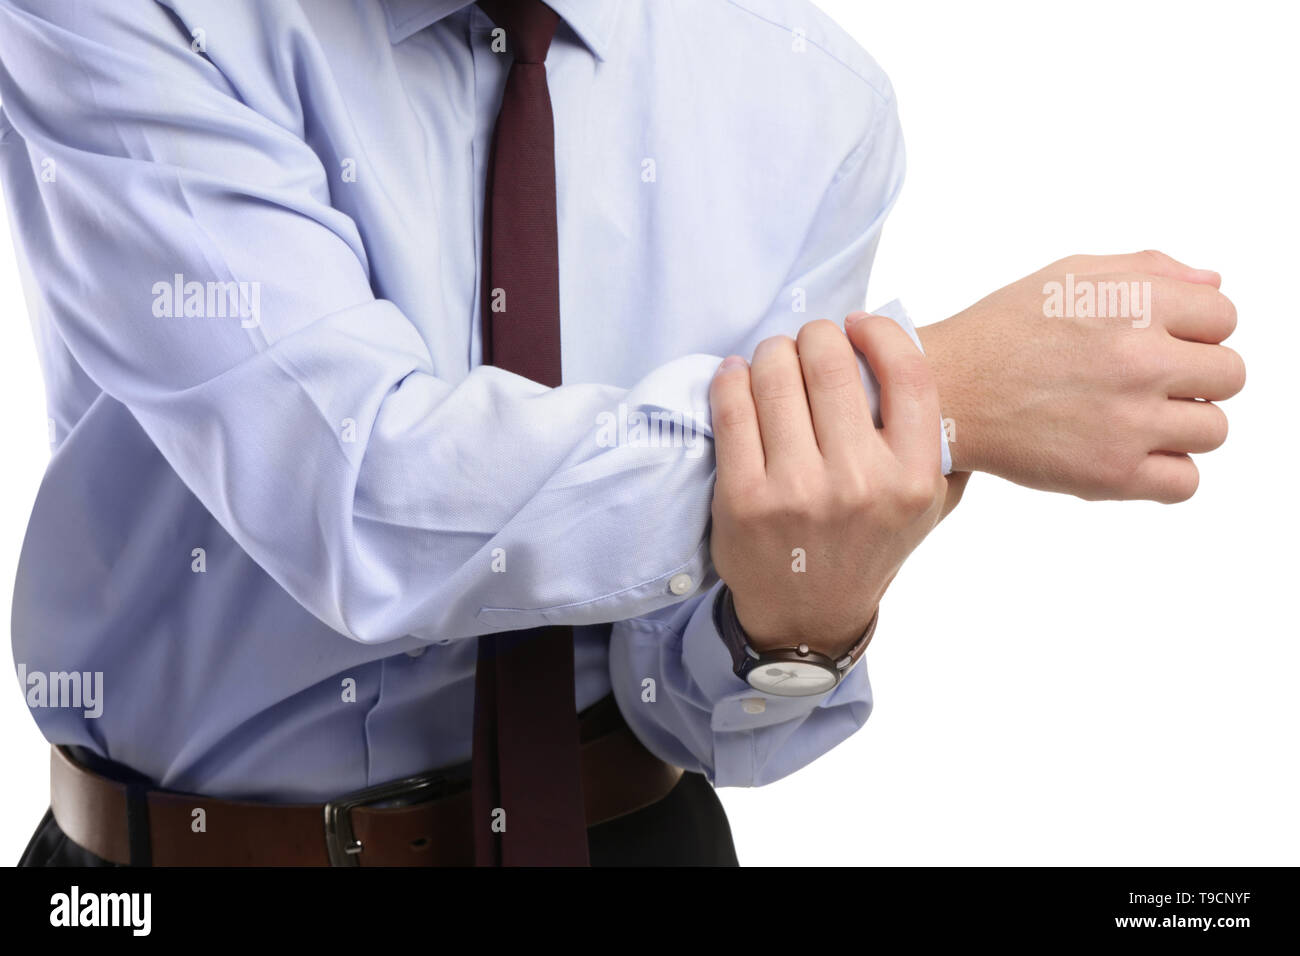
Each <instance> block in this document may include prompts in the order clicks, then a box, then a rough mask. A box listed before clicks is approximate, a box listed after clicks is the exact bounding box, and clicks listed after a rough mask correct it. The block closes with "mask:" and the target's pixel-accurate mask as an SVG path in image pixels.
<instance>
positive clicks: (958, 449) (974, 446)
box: [916, 319, 984, 472]
mask: <svg viewBox="0 0 1300 956" xmlns="http://www.w3.org/2000/svg"><path fill="white" fill-rule="evenodd" d="M952 333H953V329H952V319H945V320H944V321H942V322H935V323H934V324H932V325H926V326H922V327H921V328H919V329H917V330H916V334H917V337H918V338H919V339H920V340H921V348H922V350H923V351H924V352H925V359H926V362H927V364H928V365H929V366H930V371H931V373H932V374H933V375H934V378H935V383H936V385H937V386H938V390H939V407H940V412H939V414H940V415H941V416H942V418H943V425H944V431H945V433H946V435H947V437H948V451H949V454H950V455H951V456H952V470H953V471H954V472H962V471H983V470H984V469H983V468H982V467H981V466H982V462H983V457H982V455H981V450H980V449H981V441H982V438H983V436H982V435H980V434H979V422H978V421H977V420H976V418H975V416H973V415H971V414H968V413H967V412H966V411H965V409H966V408H968V407H970V402H969V397H970V395H971V393H972V390H973V388H975V387H976V386H978V384H979V382H978V380H977V376H973V375H972V372H971V369H970V368H969V366H968V364H967V363H966V362H964V361H963V360H962V356H961V355H960V354H959V353H960V350H959V349H958V348H957V345H956V342H955V341H954V336H953V334H952ZM973 378H974V379H976V380H974V381H973V380H972V379H973Z"/></svg>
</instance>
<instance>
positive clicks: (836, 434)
mask: <svg viewBox="0 0 1300 956" xmlns="http://www.w3.org/2000/svg"><path fill="white" fill-rule="evenodd" d="M798 347H799V364H800V366H801V367H802V369H803V381H804V390H805V391H806V392H807V394H808V408H809V410H810V412H811V413H812V423H813V432H814V436H815V438H816V439H817V446H818V448H820V449H821V453H822V456H823V457H824V458H826V459H827V460H828V461H836V462H841V463H848V462H852V461H860V460H861V456H862V450H863V448H864V445H865V442H866V441H867V440H871V441H873V442H874V441H879V440H880V439H879V437H878V436H877V435H876V426H875V423H874V422H872V420H871V405H870V404H869V403H868V402H867V392H866V389H865V388H864V387H863V384H862V372H861V369H860V367H859V365H858V358H857V355H855V354H854V352H853V346H852V345H851V344H850V343H849V340H848V337H847V336H846V335H845V334H844V333H843V332H841V331H840V328H839V326H837V325H835V323H833V322H829V321H826V320H825V319H823V320H821V321H818V322H809V323H808V324H807V325H805V326H804V327H803V328H802V329H800V330H799V339H798Z"/></svg>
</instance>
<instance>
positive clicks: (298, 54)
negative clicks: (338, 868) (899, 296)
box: [0, 0, 910, 800]
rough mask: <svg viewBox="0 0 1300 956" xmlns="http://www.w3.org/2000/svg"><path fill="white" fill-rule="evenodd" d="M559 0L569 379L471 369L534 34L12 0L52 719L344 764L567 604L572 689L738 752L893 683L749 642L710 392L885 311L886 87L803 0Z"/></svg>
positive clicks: (221, 791) (423, 21)
mask: <svg viewBox="0 0 1300 956" xmlns="http://www.w3.org/2000/svg"><path fill="white" fill-rule="evenodd" d="M552 6H554V7H555V9H556V10H557V11H558V12H559V13H560V15H561V16H562V17H563V20H564V22H563V24H562V26H561V27H560V31H559V34H558V35H557V38H556V41H555V43H554V45H553V46H552V48H551V51H550V54H549V59H548V60H547V71H548V77H549V84H550V89H551V95H552V100H553V103H554V112H555V132H556V160H557V169H558V183H557V189H558V200H559V210H560V213H559V241H560V268H561V296H562V302H561V311H562V316H563V363H564V382H565V383H566V384H565V385H563V386H562V387H560V388H556V389H546V388H543V387H541V386H539V385H536V384H534V383H531V382H529V381H527V380H525V379H522V378H520V377H518V376H515V375H512V374H509V373H507V372H503V371H501V370H499V369H494V368H490V367H484V366H482V365H481V358H480V350H481V339H480V320H479V315H480V310H479V281H480V280H479V263H480V253H479V242H480V237H481V235H482V196H483V190H484V173H485V164H486V159H487V154H488V145H489V142H490V135H491V130H492V126H493V123H494V120H495V116H496V112H497V106H498V103H499V100H500V96H501V91H502V88H503V85H504V81H505V75H506V70H507V68H508V65H509V62H510V59H509V56H508V55H502V54H501V53H499V52H496V51H494V50H493V48H492V44H493V36H492V33H491V31H492V28H493V25H492V24H491V22H490V21H489V20H488V19H487V18H486V17H485V16H484V15H483V14H482V13H481V12H480V11H479V10H478V8H477V7H472V6H467V5H466V4H465V3H464V2H457V0H444V2H437V0H277V2H256V0H158V2H145V0H135V2H130V3H124V2H121V0H84V2H71V0H0V100H2V101H3V116H2V117H0V170H2V174H3V184H4V189H5V195H6V200H7V204H8V208H9V211H10V216H11V226H12V229H13V233H14V237H15V243H16V246H17V249H18V254H19V259H20V266H21V270H22V274H23V276H24V285H25V292H26V295H27V298H28V302H29V304H30V310H31V313H32V317H33V325H34V329H35V337H36V343H37V347H38V351H39V357H40V361H41V364H42V367H43V369H44V373H45V383H46V389H47V393H48V406H49V415H50V419H51V429H52V441H53V445H54V453H53V457H52V459H51V461H50V465H49V469H48V472H47V474H46V477H45V480H44V483H43V484H42V486H41V490H40V493H39V497H38V499H37V501H36V504H35V507H34V511H33V514H32V518H31V523H30V527H29V531H28V535H27V540H26V543H25V546H24V550H23V554H22V559H21V566H20V570H19V574H18V579H17V583H16V587H15V595H14V614H13V645H14V654H15V664H16V666H17V667H19V668H20V670H21V673H22V674H23V675H24V679H25V681H26V683H25V685H24V691H25V692H26V693H27V694H28V702H29V704H31V705H32V713H33V715H34V716H35V718H36V720H37V722H38V724H39V725H40V728H41V731H42V732H43V733H44V734H45V736H46V737H47V738H48V739H49V740H51V741H53V742H56V743H70V744H78V745H81V746H85V747H88V748H90V749H92V750H94V751H96V752H98V753H100V754H102V755H104V756H106V757H109V758H111V759H114V760H117V761H120V762H123V763H125V764H128V765H130V766H132V767H134V768H136V769H137V770H139V771H141V772H143V773H145V774H147V775H148V776H150V777H151V778H153V779H154V780H155V782H156V783H157V784H159V785H161V786H164V787H170V788H175V789H180V790H188V791H194V792H199V793H205V794H210V795H214V796H238V797H245V798H250V799H264V800H324V799H327V798H330V797H333V796H337V795H339V794H341V793H343V792H346V791H351V790H355V789H358V788H361V787H364V786H368V785H373V784H376V783H380V782H384V781H387V780H391V779H393V778H397V777H401V776H404V775H408V774H412V773H416V772H419V771H423V770H427V769H430V768H433V767H438V766H443V765H448V764H453V763H458V762H461V761H464V760H466V759H468V757H469V751H470V738H471V726H472V708H473V689H474V680H473V672H474V662H475V645H476V641H475V640H474V638H476V637H478V636H480V635H491V634H493V633H494V632H500V631H504V630H512V629H518V628H527V627H534V626H537V625H543V624H568V625H574V626H576V627H577V631H576V642H577V648H576V651H577V700H576V701H575V704H576V706H577V707H579V708H581V707H585V706H587V705H589V704H591V703H592V702H594V701H596V700H598V699H599V698H601V697H602V696H604V695H606V694H608V693H610V692H611V690H612V691H613V693H614V694H615V695H616V697H617V700H618V702H619V705H620V707H621V709H622V711H623V713H624V714H625V716H626V718H627V720H628V721H629V723H630V724H631V726H632V727H633V728H634V730H635V731H636V733H637V734H638V736H639V737H640V738H641V739H642V740H643V741H644V742H645V744H646V745H647V746H648V747H649V748H650V749H651V750H653V751H654V752H656V753H657V754H659V755H660V756H662V757H664V758H666V759H668V760H670V761H672V762H673V763H676V764H678V765H680V766H684V767H686V768H687V769H690V770H698V771H702V772H704V773H706V774H708V776H709V777H710V779H712V780H713V781H714V782H715V783H716V784H717V785H720V786H721V785H757V784H762V783H765V782H767V781H771V780H774V779H776V778H779V777H781V776H783V775H785V774H788V773H790V772H792V771H794V770H796V769H797V768H799V767H801V766H803V765H805V764H807V763H808V762H809V761H811V760H813V759H814V758H816V757H817V756H819V755H820V754H822V753H824V752H825V751H827V750H828V749H830V748H831V747H833V746H834V745H835V744H837V743H839V742H840V741H842V740H844V739H845V738H846V737H848V736H849V735H850V734H851V733H852V732H853V731H854V730H856V729H857V728H858V727H860V726H861V725H862V724H863V722H864V721H865V720H866V718H867V715H868V713H869V712H870V709H871V694H870V688H869V685H868V682H867V674H866V669H865V667H858V668H857V669H856V670H855V671H854V672H853V673H852V674H851V675H850V677H849V678H848V679H847V680H846V681H845V682H844V683H843V684H841V686H840V687H838V688H837V689H835V690H834V691H833V692H831V693H829V694H827V695H824V696H822V697H818V698H804V699H794V700H781V699H775V698H773V699H768V700H766V701H761V700H759V699H758V695H757V694H756V693H755V692H753V691H751V690H750V689H749V688H748V687H747V686H746V685H745V684H744V683H743V682H741V681H740V680H739V679H738V678H736V677H735V675H734V674H733V673H732V672H731V665H730V661H729V659H728V656H727V653H726V651H725V649H724V647H723V645H722V642H721V640H720V638H719V636H718V634H717V633H716V631H715V630H714V627H713V624H712V619H711V613H710V612H711V602H712V598H713V596H714V594H715V592H716V588H717V586H718V585H717V580H716V576H715V575H714V573H713V570H712V567H711V564H710V561H709V554H708V540H707V532H708V522H709V507H710V498H711V490H712V480H713V474H714V460H713V454H712V447H711V441H710V431H709V417H708V401H707V394H708V387H709V381H710V378H711V377H712V375H713V373H714V370H715V369H716V367H717V365H718V363H719V361H720V359H721V358H722V357H723V356H725V355H728V354H730V353H733V352H734V353H739V354H742V355H749V354H750V353H751V352H752V350H753V348H754V346H755V345H756V344H757V343H758V342H759V341H760V340H761V339H762V338H764V337H766V336H770V335H773V334H777V333H785V334H794V333H795V332H796V331H797V330H798V328H799V327H800V326H801V325H802V324H803V323H805V322H807V321H809V320H811V319H813V318H818V317H829V318H832V319H836V320H838V319H840V318H842V317H843V316H844V315H845V314H846V313H848V312H851V311H854V310H856V309H859V308H861V307H862V305H863V303H864V299H865V294H866V285H867V276H868V272H869V268H870V265H871V261H872V258H873V255H874V252H875V249H876V244H877V241H878V239H879V236H880V230H881V225H882V222H883V221H884V218H885V215H886V213H887V212H888V210H889V208H890V206H891V204H892V203H893V201H894V199H895V196H896V195H897V193H898V190H899V187H900V185H901V183H902V179H903V147H902V140H901V136H900V130H899V124H898V119H897V114H896V111H895V106H894V97H893V92H892V90H891V88H890V85H889V81H888V80H887V78H886V77H885V75H884V74H883V73H882V72H881V70H880V69H879V68H878V67H877V66H876V64H875V63H874V62H873V61H872V60H871V59H870V58H869V57H868V56H867V55H866V54H865V53H864V52H863V51H862V50H861V49H860V48H859V47H858V46H856V45H855V44H854V43H853V42H852V41H851V40H849V39H848V38H847V37H846V36H845V35H844V34H843V33H842V32H841V31H840V30H839V29H838V28H837V27H835V26H834V25H833V24H832V23H831V22H830V21H828V20H827V19H826V18H825V17H824V16H823V15H821V14H820V13H818V12H817V11H816V10H815V8H813V7H812V6H811V5H810V4H808V3H806V2H803V0H785V2H783V0H732V2H726V0H689V2H687V0H680V2H673V0H619V2H612V0H588V2H584V0H554V2H553V3H552ZM895 318H896V319H898V320H899V321H901V322H903V323H904V324H906V320H905V318H904V317H902V316H901V315H895ZM909 328H910V326H909ZM643 422H644V423H649V425H650V426H651V427H650V428H646V427H642V425H643ZM886 621H887V623H886V628H888V629H892V630H895V631H897V630H899V629H900V628H903V627H904V626H905V625H904V624H903V623H902V622H901V615H899V616H898V617H896V618H895V619H894V620H893V621H892V622H890V621H889V617H888V614H887V615H886ZM60 672H62V673H71V672H78V673H81V674H83V675H95V674H99V675H102V700H101V702H100V705H101V708H100V709H101V712H100V713H99V714H98V715H94V714H92V715H90V716H87V710H86V708H84V707H82V708H78V707H74V706H68V703H69V701H68V699H67V696H66V695H65V696H64V698H62V699H58V698H57V695H49V696H47V697H45V698H42V697H41V695H40V694H38V693H35V692H34V690H33V688H35V687H36V686H37V684H36V683H33V681H34V680H35V678H34V677H33V676H32V675H34V674H35V675H50V674H57V673H60ZM90 679H91V680H93V679H94V678H93V677H92V678H90ZM57 682H58V681H57V678H56V681H55V684H57ZM51 686H55V685H51ZM65 686H66V685H65ZM56 705H58V706H56Z"/></svg>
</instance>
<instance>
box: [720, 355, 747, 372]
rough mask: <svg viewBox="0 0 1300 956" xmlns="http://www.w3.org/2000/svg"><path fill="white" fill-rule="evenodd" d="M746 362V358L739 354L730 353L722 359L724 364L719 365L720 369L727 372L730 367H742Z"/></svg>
mask: <svg viewBox="0 0 1300 956" xmlns="http://www.w3.org/2000/svg"><path fill="white" fill-rule="evenodd" d="M744 364H745V360H744V359H743V358H741V357H740V356H739V355H728V356H727V357H726V358H724V359H723V360H722V364H721V365H719V366H718V371H719V372H725V371H726V370H727V369H729V368H740V366H742V365H744Z"/></svg>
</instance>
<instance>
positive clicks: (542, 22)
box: [478, 0, 560, 63]
mask: <svg viewBox="0 0 1300 956" xmlns="http://www.w3.org/2000/svg"><path fill="white" fill-rule="evenodd" d="M478 5H479V9H481V10H482V11H483V12H484V13H486V14H487V15H488V16H489V17H490V18H491V20H492V22H493V23H495V24H496V25H497V26H499V27H501V29H503V30H505V31H506V41H507V42H508V43H509V45H510V49H511V52H513V53H514V56H515V62H516V63H545V62H546V51H547V50H549V49H550V48H551V40H552V39H553V38H554V37H555V29H556V27H558V26H559V24H560V15H559V14H558V13H556V12H555V11H554V10H552V9H551V8H550V7H548V6H547V5H546V4H544V3H542V0H479V4H478Z"/></svg>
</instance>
